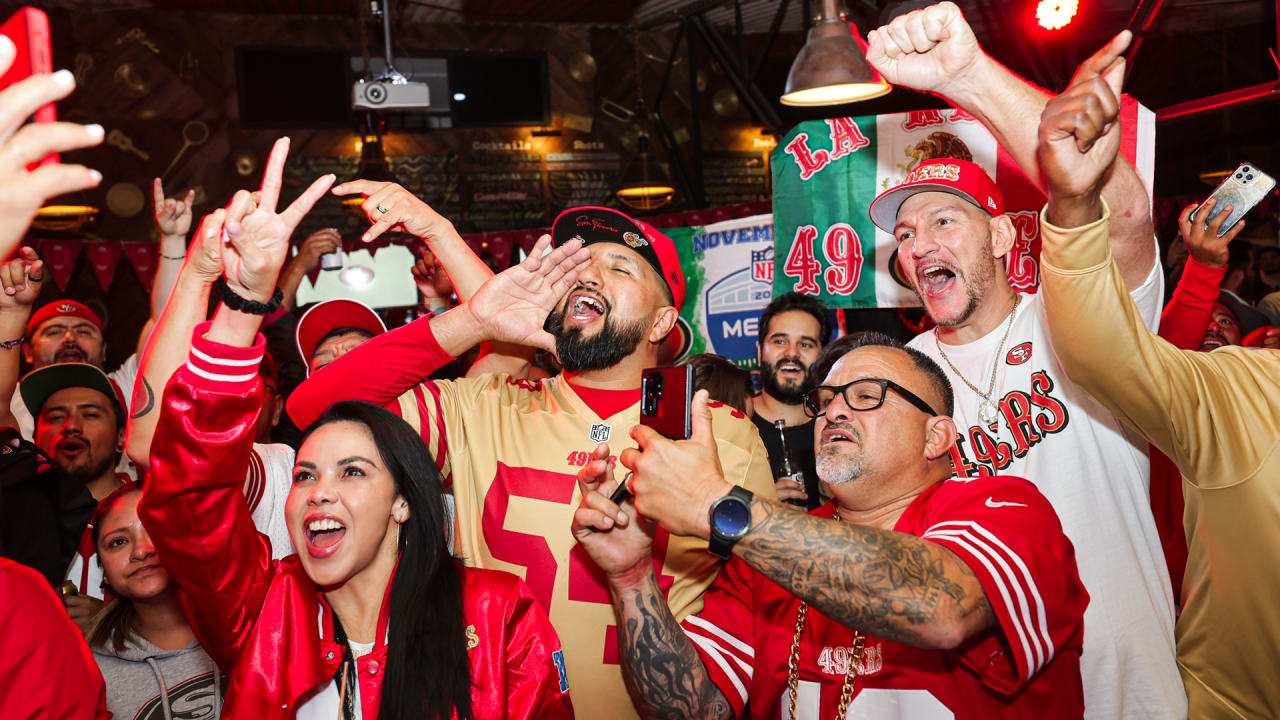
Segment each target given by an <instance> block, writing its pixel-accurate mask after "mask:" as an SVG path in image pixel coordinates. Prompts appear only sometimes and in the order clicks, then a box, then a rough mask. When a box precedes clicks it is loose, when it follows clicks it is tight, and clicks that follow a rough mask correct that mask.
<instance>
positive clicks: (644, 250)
mask: <svg viewBox="0 0 1280 720" xmlns="http://www.w3.org/2000/svg"><path fill="white" fill-rule="evenodd" d="M575 237H578V238H582V244H583V246H584V247H585V246H587V245H591V244H594V243H599V242H611V243H618V244H619V245H626V246H627V247H629V248H631V249H632V250H635V251H636V252H637V253H639V254H640V257H642V258H644V259H645V262H648V263H649V265H650V266H652V267H653V269H654V271H655V272H657V273H658V277H660V278H662V281H663V282H665V283H666V284H667V289H668V290H670V291H671V302H672V304H673V305H674V306H675V308H676V310H679V309H680V307H681V306H682V305H683V304H684V291H685V286H684V272H683V271H682V270H681V269H680V256H679V255H677V254H676V244H675V243H674V242H672V241H671V238H669V237H667V236H666V235H663V234H662V233H661V232H659V231H658V230H657V229H656V228H654V227H653V226H651V225H649V223H646V222H644V221H643V220H636V219H635V218H632V217H630V216H627V215H624V214H623V213H620V212H618V211H617V210H611V209H609V208H606V207H576V208H569V209H568V210H565V211H564V212H562V213H560V215H558V216H557V217H556V220H555V222H554V223H552V224H551V244H552V245H553V246H554V247H560V246H561V245H563V244H565V243H567V242H569V241H570V240H572V239H573V238H575Z"/></svg>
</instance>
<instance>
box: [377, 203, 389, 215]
mask: <svg viewBox="0 0 1280 720" xmlns="http://www.w3.org/2000/svg"><path fill="white" fill-rule="evenodd" d="M378 212H380V213H382V214H383V215H386V214H387V209H386V208H384V207H382V205H378Z"/></svg>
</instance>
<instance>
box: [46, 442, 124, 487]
mask: <svg viewBox="0 0 1280 720" xmlns="http://www.w3.org/2000/svg"><path fill="white" fill-rule="evenodd" d="M54 462H55V463H56V464H57V465H58V467H59V468H61V469H62V471H63V472H64V473H66V474H67V477H68V478H70V479H71V480H73V481H75V482H77V483H80V484H82V485H88V484H89V483H91V482H93V481H94V480H97V479H98V478H100V477H102V476H103V475H104V474H106V472H107V471H108V470H110V469H111V468H114V467H115V465H116V458H115V453H104V454H103V455H102V456H98V455H97V454H96V452H95V451H94V448H93V447H92V446H90V447H88V448H86V449H85V451H84V455H83V457H82V458H81V459H79V460H77V461H74V462H73V464H71V465H66V464H64V463H65V461H64V460H63V459H62V458H60V457H58V456H57V455H55V456H54Z"/></svg>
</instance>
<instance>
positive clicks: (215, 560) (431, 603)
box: [139, 140, 573, 720]
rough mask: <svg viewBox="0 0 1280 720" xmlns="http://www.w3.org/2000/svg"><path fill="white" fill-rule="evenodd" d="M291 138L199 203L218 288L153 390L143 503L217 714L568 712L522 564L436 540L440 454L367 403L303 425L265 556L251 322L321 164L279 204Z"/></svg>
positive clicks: (316, 188)
mask: <svg viewBox="0 0 1280 720" xmlns="http://www.w3.org/2000/svg"><path fill="white" fill-rule="evenodd" d="M286 150H287V141H285V140H282V141H280V142H278V143H277V145H276V148H275V150H273V152H272V155H271V158H270V160H269V161H268V164H267V174H266V177H265V179H264V181H263V187H262V190H261V192H260V194H258V195H257V196H256V197H254V196H250V195H249V194H248V193H245V192H243V191H242V192H241V193H237V195H236V197H235V198H234V199H233V200H232V202H231V204H230V206H229V207H228V208H227V209H225V210H219V211H217V212H215V213H214V214H213V215H210V216H209V217H207V218H206V219H205V221H204V224H203V225H202V226H201V229H200V230H199V233H200V235H201V238H202V241H204V240H209V241H213V242H218V241H219V239H221V238H225V239H226V241H227V243H226V244H223V243H220V246H221V253H222V258H221V259H222V263H223V269H224V281H225V284H224V287H223V289H222V290H221V292H222V298H223V303H222V305H221V306H220V307H219V308H218V310H217V312H216V314H215V316H214V319H213V321H212V322H209V323H204V324H202V325H201V326H199V327H197V328H196V331H195V333H194V337H193V339H192V345H191V355H190V358H189V359H188V361H187V363H186V365H184V366H183V367H181V368H180V369H179V370H178V371H177V372H176V373H175V374H174V376H173V379H172V380H171V381H170V383H169V386H168V388H167V389H166V391H165V394H164V402H163V408H162V414H161V418H160V422H159V424H158V427H157V430H156V434H155V438H154V440H153V441H152V447H151V471H150V474H149V475H148V479H147V487H146V489H145V490H144V493H143V499H142V502H141V504H140V506H139V515H140V516H141V517H142V519H143V522H144V523H145V525H146V527H147V529H148V530H149V531H150V533H151V537H152V538H153V539H154V540H155V543H156V547H157V550H158V551H159V555H160V557H161V558H162V559H163V560H164V563H165V565H166V567H167V568H168V569H169V571H170V573H171V574H172V575H173V577H174V579H175V580H176V581H177V583H178V586H179V588H180V592H181V597H182V602H183V605H184V607H185V608H186V610H187V612H188V615H189V617H190V619H191V622H192V624H193V625H194V627H195V628H196V632H197V634H198V635H199V637H200V638H201V641H202V643H203V645H204V647H205V649H206V650H207V651H208V652H209V654H210V656H212V657H213V658H214V660H215V661H217V663H218V665H219V666H220V667H222V668H223V669H224V670H226V671H227V672H228V673H229V674H230V676H231V683H230V688H229V690H228V693H227V699H226V710H224V712H223V716H224V717H287V718H294V717H296V718H307V719H310V718H324V719H325V720H332V719H333V718H348V719H352V718H364V719H366V720H373V719H374V718H387V719H389V718H405V719H409V718H413V719H417V718H431V719H435V718H440V719H444V718H450V717H457V718H460V719H461V718H476V719H482V718H484V719H488V718H493V719H494V720H497V719H498V718H504V719H505V718H572V717H573V709H572V705H571V703H570V701H569V695H568V681H567V678H566V677H565V675H564V659H563V655H562V654H561V650H560V642H559V639H558V638H557V637H556V634H555V631H554V629H552V627H551V623H550V621H549V620H548V618H547V615H546V612H545V610H544V609H543V608H542V607H541V606H540V605H539V604H538V603H537V601H536V600H535V599H534V598H533V595H532V594H531V593H530V591H529V589H528V588H527V587H525V585H524V583H523V581H521V580H520V579H519V578H517V577H516V576H514V575H511V574H509V573H505V572H498V571H492V570H481V569H475V568H466V567H463V566H462V564H461V563H460V562H459V561H458V560H457V559H455V558H453V557H452V556H451V555H450V554H449V551H448V548H447V546H446V541H445V533H446V526H445V521H444V509H443V503H442V501H441V485H440V473H439V470H438V469H437V468H436V466H435V464H434V463H433V462H432V461H431V459H430V456H429V455H428V453H427V450H426V448H425V446H424V445H423V444H422V441H421V439H420V438H419V437H418V435H417V434H416V433H414V432H413V431H412V430H411V429H410V427H409V426H408V425H407V424H406V423H405V422H404V421H403V420H401V419H399V418H397V417H396V416H395V415H393V414H391V413H390V412H387V411H386V410H383V409H380V408H377V407H375V406H373V405H367V404H362V403H353V402H345V403H339V404H336V405H334V406H333V407H332V408H330V409H329V411H328V412H327V413H325V414H324V416H323V417H321V418H320V419H319V420H317V421H316V422H315V423H314V424H313V425H312V426H311V427H309V428H307V430H306V433H305V435H304V438H303V441H302V444H301V446H300V448H299V450H298V454H297V461H296V464H295V467H294V482H293V487H292V489H291V491H290V494H289V498H288V500H287V502H286V505H285V517H286V523H287V525H288V528H289V534H290V538H291V539H292V541H293V544H294V547H295V548H297V549H298V554H297V555H291V556H289V557H287V558H284V559H283V560H279V561H275V562H273V561H272V560H271V557H270V546H269V544H268V543H267V542H266V541H265V540H264V539H263V538H262V537H261V536H259V535H258V534H257V532H256V531H255V530H254V528H253V524H252V522H251V519H250V516H249V512H248V507H247V506H246V504H245V501H244V497H243V495H242V494H240V492H239V485H240V483H241V478H243V477H244V473H245V468H246V466H247V463H248V462H249V457H250V451H251V447H252V443H253V430H254V426H255V424H256V421H257V416H258V414H259V413H260V412H261V408H262V383H261V380H260V379H259V377H258V374H257V372H256V370H257V366H258V363H260V362H261V360H262V356H263V354H264V351H265V341H264V340H263V338H262V335H261V334H259V333H258V328H259V326H260V324H261V319H262V317H261V316H262V314H263V313H265V312H269V311H270V310H271V309H272V306H273V304H278V302H279V301H278V296H277V299H276V300H275V301H274V303H273V301H272V296H273V294H274V288H275V280H276V277H277V275H278V274H279V270H280V266H281V265H282V264H283V261H284V255H285V252H286V250H287V248H288V238H289V236H290V234H291V233H292V230H293V228H294V227H295V226H296V225H297V223H298V221H299V220H301V217H302V214H303V213H305V210H306V209H307V208H309V207H310V206H311V204H312V203H314V202H315V200H316V199H317V198H318V197H319V195H320V194H322V193H323V192H324V191H325V190H326V189H327V187H328V185H329V184H330V183H331V182H332V176H326V177H325V178H322V179H321V180H319V181H317V182H316V183H315V184H313V185H312V186H311V188H310V189H308V190H307V191H306V192H304V193H303V195H302V196H301V197H300V198H299V199H298V200H297V201H296V202H295V203H294V205H293V206H291V207H290V208H289V209H287V210H285V211H284V212H283V213H280V214H279V215H277V214H276V213H275V204H276V200H277V197H278V194H279V187H280V173H281V170H282V167H283V164H284V154H285V151H286Z"/></svg>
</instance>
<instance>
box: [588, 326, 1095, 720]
mask: <svg viewBox="0 0 1280 720" xmlns="http://www.w3.org/2000/svg"><path fill="white" fill-rule="evenodd" d="M951 397H952V395H951V387H950V384H949V383H948V381H947V379H946V375H944V374H943V372H942V370H941V369H939V367H938V366H937V365H936V364H935V363H934V362H933V361H932V360H931V359H929V358H928V356H926V355H924V354H922V353H920V352H918V351H916V350H913V349H910V348H905V347H903V346H902V345H900V344H899V343H897V342H895V341H894V340H892V339H890V338H888V337H886V336H883V335H879V334H875V333H868V334H867V335H865V336H863V337H862V338H860V339H859V340H858V341H855V342H852V343H850V344H849V346H848V350H847V352H846V353H845V354H844V355H842V356H840V357H839V358H838V359H835V360H834V365H833V366H832V369H831V371H830V373H829V374H828V375H827V376H826V379H825V381H824V383H823V384H822V385H820V386H818V387H815V388H813V389H812V390H810V391H809V392H808V393H807V395H806V396H805V408H806V411H807V412H808V413H809V414H810V416H812V417H814V418H815V419H816V426H815V433H816V441H815V445H816V447H817V468H818V475H819V477H821V478H822V480H824V481H825V482H826V483H828V484H829V485H830V486H831V490H832V493H833V495H834V497H833V499H832V501H831V502H829V503H827V504H826V505H824V506H823V507H821V508H819V509H818V510H815V511H813V512H812V513H811V514H808V515H806V514H803V513H801V512H799V511H798V510H796V509H794V508H791V507H788V506H785V505H783V504H781V503H779V502H777V501H773V500H762V499H760V498H754V497H752V496H751V494H750V493H749V492H743V491H742V490H741V489H740V488H732V487H731V486H730V485H729V484H728V483H727V482H725V481H724V480H723V479H722V477H721V473H720V469H719V461H718V458H717V457H716V446H715V443H714V440H713V439H712V436H711V417H710V414H709V413H708V412H707V409H706V397H705V394H702V393H699V395H697V396H695V400H694V432H693V436H692V437H691V438H690V439H689V440H687V441H682V442H672V441H670V440H667V439H665V438H662V437H660V436H658V435H657V434H656V433H654V432H653V431H652V430H650V429H649V428H645V427H637V428H636V429H635V430H634V431H633V432H632V435H633V437H634V438H635V439H636V441H637V442H638V444H639V446H640V448H639V449H638V450H627V451H624V452H623V453H622V455H621V457H620V458H619V459H620V461H621V462H622V463H623V465H625V466H627V467H628V468H629V469H631V470H632V471H633V473H634V475H633V476H632V478H631V481H630V486H631V489H632V491H633V493H634V500H627V501H625V502H623V503H622V505H621V506H620V507H619V506H618V505H615V504H614V503H612V502H611V501H610V500H609V494H610V493H611V492H612V491H613V489H614V482H613V480H612V479H611V478H612V474H611V473H609V472H607V470H606V468H607V459H602V460H598V461H596V462H592V463H589V464H588V465H587V467H585V468H583V470H582V472H580V473H579V474H578V482H579V484H580V485H581V487H582V491H583V500H582V504H581V506H580V507H579V509H578V511H577V513H576V514H575V517H574V523H573V532H574V535H575V537H577V538H578V541H579V542H580V543H581V544H582V545H583V547H584V548H585V549H586V551H587V553H588V554H589V555H590V556H591V558H592V560H594V561H595V562H596V564H597V565H599V567H600V568H601V569H602V570H603V571H604V573H605V575H606V576H607V579H608V586H609V591H610V594H611V596H612V599H613V604H614V608H615V610H616V612H617V614H618V616H619V623H618V626H619V638H618V644H619V651H620V655H621V657H622V664H623V672H624V676H625V677H626V680H627V688H628V690H629V692H630V693H631V698H632V700H633V701H634V702H635V704H636V707H637V709H638V710H639V711H640V713H641V715H642V716H645V717H658V716H660V717H699V718H730V717H739V716H741V715H742V713H743V711H744V709H745V708H748V707H749V708H750V711H749V717H751V718H753V719H757V720H764V719H765V718H770V719H772V718H777V717H779V716H780V717H782V718H784V719H794V718H812V719H814V720H817V719H818V718H822V719H824V720H825V718H845V717H876V718H912V719H913V720H932V719H933V718H1012V717H1037V718H1041V719H1043V720H1047V719H1050V718H1068V717H1071V718H1079V717H1080V716H1081V715H1082V713H1083V712H1084V700H1083V688H1082V685H1081V680H1080V653H1081V644H1082V639H1083V615H1084V609H1085V606H1086V605H1087V604H1088V594H1087V593H1086V592H1085V590H1084V586H1083V585H1082V584H1081V583H1080V580H1079V577H1078V575H1077V573H1076V563H1075V555H1074V550H1073V549H1072V546H1071V542H1070V541H1069V540H1068V539H1067V538H1066V536H1065V535H1063V533H1062V528H1061V525H1060V524H1059V522H1058V518H1057V516H1056V515H1055V514H1054V511H1053V508H1052V507H1051V506H1050V505H1049V503H1048V501H1046V500H1045V499H1044V497H1043V496H1041V495H1040V493H1039V491H1037V490H1036V489H1035V487H1034V486H1033V485H1032V484H1031V483H1029V482H1027V481H1025V480H1022V479H1018V478H1002V477H983V478H973V479H948V478H950V476H951V460H950V449H951V447H952V445H953V444H954V443H955V435H956V427H955V423H954V422H953V421H952V420H951V417H950V413H951V412H952V409H953V408H952V399H951ZM637 518H639V519H638V520H637ZM655 522H656V524H659V525H661V526H662V527H663V528H664V529H665V530H667V531H668V532H670V533H672V534H675V535H683V536H694V537H700V538H704V539H707V540H709V542H710V546H709V548H708V550H709V551H710V552H712V553H715V554H718V555H720V556H721V557H726V558H729V562H728V564H727V565H726V566H725V568H724V570H722V571H721V573H720V576H719V577H718V578H717V580H716V582H715V584H714V585H712V587H711V589H710V590H709V591H708V592H707V594H706V596H705V598H704V607H703V609H702V611H701V612H699V613H697V614H694V615H690V616H688V617H687V618H685V620H684V622H682V623H677V622H676V620H675V618H674V617H673V616H672V615H671V613H670V611H669V610H668V609H667V606H666V603H665V602H664V601H663V596H662V590H661V586H660V584H659V580H658V578H657V577H656V576H655V574H654V571H653V561H652V555H651V553H650V549H649V548H650V544H651V542H652V537H653V531H654V524H655ZM779 712H781V715H779Z"/></svg>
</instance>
